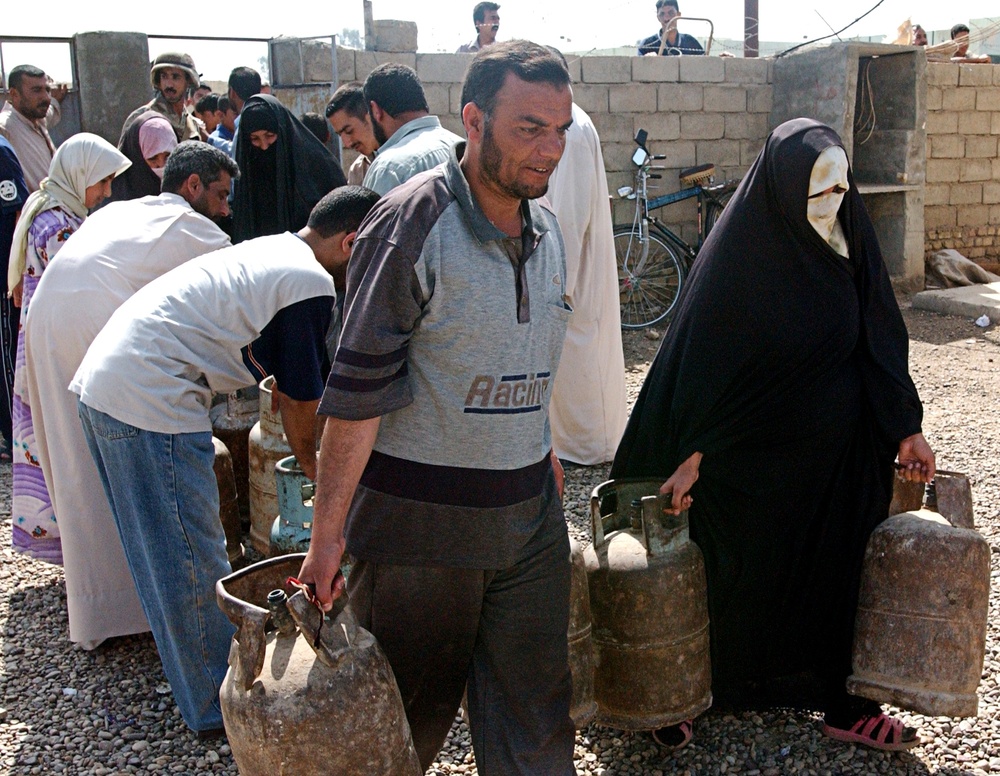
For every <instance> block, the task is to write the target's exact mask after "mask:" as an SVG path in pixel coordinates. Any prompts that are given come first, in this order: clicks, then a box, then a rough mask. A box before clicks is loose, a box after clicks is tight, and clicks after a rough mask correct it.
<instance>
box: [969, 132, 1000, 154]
mask: <svg viewBox="0 0 1000 776" xmlns="http://www.w3.org/2000/svg"><path fill="white" fill-rule="evenodd" d="M996 155H997V136H996V135H972V136H970V137H968V138H966V139H965V158H966V159H993V158H995V157H996Z"/></svg>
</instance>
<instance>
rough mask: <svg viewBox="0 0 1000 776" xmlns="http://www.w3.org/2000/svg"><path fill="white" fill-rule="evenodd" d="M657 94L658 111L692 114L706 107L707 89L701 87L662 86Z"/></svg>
mask: <svg viewBox="0 0 1000 776" xmlns="http://www.w3.org/2000/svg"><path fill="white" fill-rule="evenodd" d="M657 93H658V95H659V96H658V98H657V101H656V105H657V110H662V111H677V112H679V113H690V112H693V111H700V110H701V109H702V108H703V107H704V105H705V100H704V94H705V89H704V87H702V86H700V85H695V84H660V85H659V87H658V92H657Z"/></svg>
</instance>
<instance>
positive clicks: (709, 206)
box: [705, 185, 736, 237]
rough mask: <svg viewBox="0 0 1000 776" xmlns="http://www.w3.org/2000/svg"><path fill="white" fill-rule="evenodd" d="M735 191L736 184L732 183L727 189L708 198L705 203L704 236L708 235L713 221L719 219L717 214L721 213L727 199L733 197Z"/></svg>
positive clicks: (726, 203) (713, 223)
mask: <svg viewBox="0 0 1000 776" xmlns="http://www.w3.org/2000/svg"><path fill="white" fill-rule="evenodd" d="M735 191H736V186H735V185H734V186H733V187H732V188H731V189H729V191H723V192H722V193H721V194H717V195H714V196H713V197H712V199H710V200H708V202H707V203H706V205H705V236H706V237H708V235H709V233H710V232H711V231H712V227H714V226H715V222H716V221H718V220H719V216H721V215H722V211H723V209H724V208H725V207H726V205H728V204H729V200H731V199H732V198H733V194H734V192H735Z"/></svg>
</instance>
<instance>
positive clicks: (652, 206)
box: [614, 129, 739, 329]
mask: <svg viewBox="0 0 1000 776" xmlns="http://www.w3.org/2000/svg"><path fill="white" fill-rule="evenodd" d="M646 138H647V133H646V131H645V130H644V129H640V130H639V131H638V132H636V135H635V142H636V144H637V145H638V146H639V147H638V148H637V149H636V150H635V153H634V154H633V155H632V162H633V164H635V165H636V173H635V186H634V187H633V186H623V187H622V188H620V189H618V195H619V196H620V197H623V198H625V199H634V200H635V217H634V219H633V220H632V223H631V224H615V226H614V238H615V254H616V259H617V262H618V289H619V293H620V296H621V319H622V328H623V329H644V328H647V327H649V326H653V325H654V324H656V323H660V322H661V321H664V320H667V319H668V318H669V317H670V315H671V313H672V312H673V310H674V306H675V305H676V304H677V298H678V295H679V294H680V291H681V286H682V285H683V283H684V278H685V276H686V275H687V273H688V272H689V271H690V269H691V265H692V264H693V262H694V260H695V258H696V257H697V255H698V251H699V250H700V249H701V246H702V245H703V244H704V242H705V238H706V237H707V236H708V234H709V232H710V231H711V230H712V227H713V226H715V222H716V221H718V220H719V216H720V215H721V214H722V210H723V208H725V206H726V203H727V202H729V199H730V197H732V195H733V192H734V191H735V190H736V187H737V185H739V181H738V180H733V181H725V182H724V183H719V184H716V183H715V182H714V178H715V165H714V164H702V165H699V166H697V167H689V168H688V169H685V170H681V171H680V175H679V177H680V182H681V185H682V186H684V187H685V188H682V189H680V191H676V192H674V193H673V194H665V195H663V196H661V197H654V198H653V199H650V198H649V196H648V189H649V183H648V182H649V181H650V180H654V179H658V178H662V177H663V176H662V175H660V174H659V173H656V172H653V170H662V169H664V168H663V167H662V166H656V165H653V164H652V162H654V161H657V160H661V159H665V158H666V156H664V155H661V154H650V153H649V150H648V149H647V148H646ZM693 197H697V198H698V242H697V244H696V245H690V244H689V243H687V242H686V241H685V240H683V239H682V238H681V237H680V236H679V235H678V234H676V233H675V232H673V231H671V229H670V228H669V227H668V226H667V225H666V224H664V223H663V222H662V221H661V220H660V219H658V218H657V217H656V216H655V215H653V214H651V212H650V211H653V210H658V209H659V208H662V207H666V206H668V205H673V204H674V203H676V202H681V201H683V200H685V199H691V198H693Z"/></svg>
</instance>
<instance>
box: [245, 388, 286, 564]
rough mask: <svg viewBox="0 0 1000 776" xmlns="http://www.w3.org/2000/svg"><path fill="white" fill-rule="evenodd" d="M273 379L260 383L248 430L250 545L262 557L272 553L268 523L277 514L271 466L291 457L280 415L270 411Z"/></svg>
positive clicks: (275, 488) (271, 521) (269, 524)
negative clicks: (256, 411) (255, 417)
mask: <svg viewBox="0 0 1000 776" xmlns="http://www.w3.org/2000/svg"><path fill="white" fill-rule="evenodd" d="M273 388H274V377H265V378H264V379H263V380H262V381H261V383H260V405H259V406H260V420H259V421H258V422H257V423H256V424H255V425H254V427H253V428H252V429H251V430H250V443H249V458H250V543H251V544H253V546H254V549H256V550H257V552H259V553H261V554H262V555H269V554H270V552H271V524H272V523H273V522H274V516H275V515H277V514H278V485H277V482H276V480H275V476H274V465H275V464H276V463H278V461H280V460H281V459H282V458H287V457H288V456H289V455H291V454H292V449H291V448H290V447H289V446H288V439H287V437H285V430H284V428H282V425H281V413H280V412H278V411H277V410H275V411H273V412H272V410H271V399H272V397H273V395H274V394H273Z"/></svg>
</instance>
